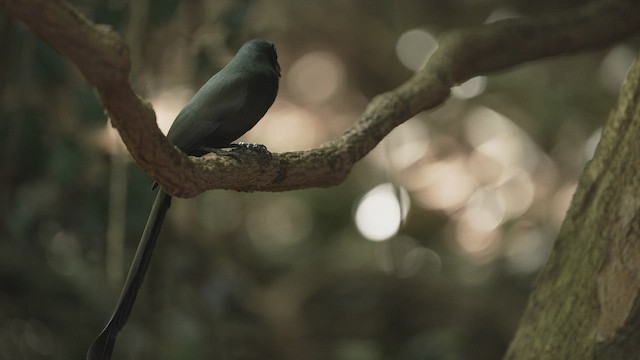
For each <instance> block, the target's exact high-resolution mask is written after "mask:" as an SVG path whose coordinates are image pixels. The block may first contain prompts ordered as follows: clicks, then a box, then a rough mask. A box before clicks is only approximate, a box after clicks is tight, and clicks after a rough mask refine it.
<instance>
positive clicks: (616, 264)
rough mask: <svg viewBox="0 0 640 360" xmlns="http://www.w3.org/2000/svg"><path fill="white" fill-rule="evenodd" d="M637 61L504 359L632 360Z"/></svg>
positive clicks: (638, 164) (639, 162) (638, 158)
mask: <svg viewBox="0 0 640 360" xmlns="http://www.w3.org/2000/svg"><path fill="white" fill-rule="evenodd" d="M638 139H640V58H637V59H636V61H635V63H634V65H633V66H632V67H631V70H630V72H629V74H628V76H627V79H626V82H625V84H624V86H623V88H622V91H621V94H620V98H619V100H618V103H617V105H616V107H615V109H614V110H613V111H612V112H611V114H610V116H609V119H608V120H607V124H606V126H605V128H604V130H603V133H602V139H601V140H600V144H599V145H598V148H597V150H596V153H595V155H594V158H593V160H591V161H590V162H589V164H588V165H587V166H586V168H585V170H584V172H583V174H582V176H581V178H580V182H579V185H578V189H577V190H576V193H575V195H574V198H573V202H572V204H571V207H570V209H569V211H568V213H567V217H566V218H565V220H564V223H563V224H562V228H561V229H560V233H559V235H558V238H557V241H556V244H555V248H554V250H553V253H552V255H551V257H550V259H549V261H548V263H547V264H546V266H545V267H544V269H543V270H542V272H541V273H540V275H539V276H538V279H537V280H536V282H535V286H534V289H533V293H532V294H531V295H530V298H529V301H528V304H527V308H526V310H525V313H524V316H523V317H522V320H521V323H520V326H519V328H518V330H517V332H516V335H515V337H514V339H513V341H512V343H511V346H510V348H509V350H508V352H507V355H506V357H505V358H506V359H509V360H516V359H517V360H524V359H537V360H544V359H602V360H605V359H607V360H616V359H620V360H623V359H624V360H630V359H640V296H639V294H640V141H638Z"/></svg>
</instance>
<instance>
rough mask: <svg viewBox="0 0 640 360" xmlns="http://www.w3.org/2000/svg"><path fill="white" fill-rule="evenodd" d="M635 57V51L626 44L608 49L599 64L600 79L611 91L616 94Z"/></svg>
mask: <svg viewBox="0 0 640 360" xmlns="http://www.w3.org/2000/svg"><path fill="white" fill-rule="evenodd" d="M635 57H636V51H635V50H634V49H632V48H631V47H630V46H628V45H618V46H616V47H614V48H613V49H611V50H609V52H608V53H607V55H606V56H605V58H604V60H603V61H602V64H601V65H600V81H601V82H602V84H603V85H604V86H605V87H606V88H607V89H608V90H609V91H611V92H612V93H614V94H617V93H618V91H620V86H622V82H623V81H624V78H625V77H626V76H627V73H628V72H629V67H630V66H631V63H632V62H633V59H635Z"/></svg>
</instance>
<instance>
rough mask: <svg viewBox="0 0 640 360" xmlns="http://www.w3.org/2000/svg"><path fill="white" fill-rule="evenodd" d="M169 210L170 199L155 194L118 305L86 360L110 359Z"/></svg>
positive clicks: (163, 194) (163, 193)
mask: <svg viewBox="0 0 640 360" xmlns="http://www.w3.org/2000/svg"><path fill="white" fill-rule="evenodd" d="M169 206H171V195H169V194H167V193H166V192H164V191H163V190H162V189H160V190H158V195H157V196H156V200H155V201H154V202H153V207H152V208H151V213H150V214H149V219H148V220H147V225H146V226H145V227H144V232H143V233H142V238H141V239H140V244H138V250H136V255H135V257H134V258H133V262H132V264H131V267H130V268H129V275H127V280H126V282H125V284H124V287H123V289H122V293H121V294H120V299H119V300H118V304H117V305H116V308H115V309H114V311H113V314H112V315H111V319H109V322H108V323H107V326H105V328H104V330H102V332H101V333H100V334H99V335H98V337H97V338H96V339H95V340H94V341H93V344H91V347H90V348H89V351H88V352H87V360H108V359H111V353H112V352H113V347H114V345H115V343H116V337H117V335H118V332H119V331H120V330H121V329H122V327H123V326H124V324H125V323H126V322H127V320H128V319H129V315H130V314H131V309H132V308H133V304H134V303H135V301H136V295H137V294H138V290H139V289H140V286H141V285H142V281H143V280H144V274H145V273H146V271H147V267H148V266H149V261H150V260H151V254H152V252H153V248H154V246H155V244H156V240H157V239H158V236H159V235H160V228H162V223H163V222H164V216H165V214H166V213H167V210H168V209H169Z"/></svg>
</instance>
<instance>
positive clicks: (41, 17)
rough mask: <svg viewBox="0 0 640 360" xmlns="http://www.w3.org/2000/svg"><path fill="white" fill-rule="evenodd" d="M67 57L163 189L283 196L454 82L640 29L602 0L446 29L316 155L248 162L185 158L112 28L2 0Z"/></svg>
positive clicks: (53, 5) (320, 180)
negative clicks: (134, 78) (135, 79)
mask: <svg viewBox="0 0 640 360" xmlns="http://www.w3.org/2000/svg"><path fill="white" fill-rule="evenodd" d="M0 9H2V10H3V11H5V12H7V13H8V14H9V15H10V16H12V17H15V18H16V19H19V20H20V21H22V22H24V23H25V24H26V25H27V26H28V27H30V28H31V29H32V30H33V31H34V32H35V33H36V34H38V35H39V36H40V37H42V38H43V39H44V40H45V41H47V42H48V43H49V44H51V46H53V47H54V48H55V49H56V50H57V51H59V52H60V53H61V54H62V55H64V56H65V57H67V58H69V59H70V60H71V61H72V62H74V63H75V64H76V66H77V67H78V68H79V69H80V71H81V72H82V73H83V74H84V75H85V77H86V78H87V79H88V80H89V81H90V82H91V83H92V84H93V85H95V86H96V89H97V91H98V94H99V96H100V98H101V100H102V102H103V104H104V106H105V108H106V109H107V112H108V113H109V116H110V117H111V120H112V122H113V125H114V126H115V127H116V128H117V129H118V131H119V132H120V134H121V136H122V138H123V140H124V142H125V144H126V145H127V148H128V149H129V151H130V153H131V155H132V157H133V158H134V160H135V161H136V162H137V163H138V164H139V165H140V167H142V169H143V170H144V171H146V172H147V173H149V174H151V175H152V176H153V177H154V178H155V179H156V181H157V182H158V183H159V184H160V185H161V186H162V187H163V188H164V189H165V190H167V191H168V192H169V193H171V194H173V195H176V196H183V197H191V196H195V195H197V194H199V193H201V192H202V191H205V190H207V189H214V188H220V189H231V190H239V191H282V190H291V189H301V188H308V187H327V186H332V185H336V184H338V183H340V182H342V181H343V180H344V179H345V177H346V176H347V175H348V174H349V172H350V170H351V167H352V166H353V165H354V164H355V163H356V162H357V161H358V160H360V159H361V158H362V157H364V156H365V155H366V154H367V153H369V151H371V150H372V149H373V148H374V147H375V146H376V145H377V144H378V143H379V142H380V141H381V140H382V139H383V138H384V137H385V136H386V135H387V134H389V132H391V130H393V128H395V127H396V126H398V125H400V124H401V123H403V122H404V121H406V120H407V119H409V118H410V117H412V116H413V115H415V114H417V113H419V112H421V111H424V110H429V109H432V108H434V107H436V106H438V105H440V104H442V103H443V102H444V101H445V100H446V99H447V97H448V96H449V90H450V88H451V87H452V86H454V85H456V84H459V83H461V82H463V81H465V80H467V79H469V78H471V77H474V76H477V75H480V74H484V73H487V72H492V71H497V70H501V69H505V68H507V67H509V66H513V65H517V64H520V63H523V62H526V61H530V60H535V59H540V58H544V57H548V56H555V55H559V54H564V53H570V52H577V51H583V50H587V49H594V48H599V47H603V46H606V45H608V44H610V43H612V42H614V41H618V40H620V39H622V38H624V37H626V36H628V35H629V34H631V33H632V32H634V31H636V30H637V29H639V28H640V2H638V1H636V0H603V1H598V2H595V3H593V4H591V5H588V6H585V7H583V8H580V9H577V10H575V11H573V12H568V13H562V14H554V15H548V16H545V17H541V18H537V19H517V20H506V21H501V22H498V23H495V24H491V25H485V26H481V27H479V28H474V29H467V30H456V31H451V32H448V33H445V34H444V36H442V38H441V41H440V46H439V49H438V51H437V52H436V53H435V54H434V55H433V56H432V58H431V59H430V61H429V62H428V64H427V66H426V67H425V68H424V69H422V70H421V71H419V72H418V73H416V74H415V75H414V76H413V77H412V78H411V79H410V80H409V81H407V82H406V83H404V84H403V85H401V86H400V87H398V88H397V89H395V90H393V91H390V92H388V93H385V94H382V95H380V96H378V97H376V98H374V99H373V100H372V101H371V103H370V104H369V106H368V107H367V109H366V111H365V112H364V113H363V114H362V116H361V117H360V119H359V120H358V121H357V122H356V123H354V124H353V126H351V128H350V129H349V130H347V131H346V132H345V133H344V134H343V135H342V136H340V137H339V138H337V139H335V140H332V141H330V142H328V143H326V144H324V145H322V146H321V147H319V148H317V149H312V150H308V151H299V152H289V153H282V154H274V155H273V157H271V158H255V157H252V156H246V157H244V158H243V162H242V163H238V162H234V161H229V160H228V159H223V158H219V157H216V156H213V155H212V156H205V157H204V158H187V157H186V156H185V155H184V154H182V153H180V152H179V151H178V150H176V149H175V148H173V147H172V146H171V145H170V144H169V142H168V141H167V140H166V138H165V137H164V136H162V134H161V132H160V131H159V129H158V128H157V126H155V125H153V124H154V122H155V117H154V113H153V111H152V110H151V108H150V107H149V106H148V104H146V103H145V102H144V101H143V100H141V99H140V98H138V97H137V96H136V95H135V93H134V92H133V91H132V90H131V87H130V85H129V83H128V81H127V78H128V75H129V63H128V60H127V56H126V54H127V51H126V45H125V44H124V43H123V41H122V40H121V38H120V37H119V36H118V35H117V34H115V33H114V32H113V31H110V30H109V29H107V28H105V27H99V26H95V25H92V24H91V23H90V22H89V21H88V20H86V19H85V18H84V17H82V16H81V15H79V14H77V13H76V12H75V11H74V10H73V9H71V8H70V7H69V5H68V4H67V3H66V2H64V1H62V0H13V1H12V0H0Z"/></svg>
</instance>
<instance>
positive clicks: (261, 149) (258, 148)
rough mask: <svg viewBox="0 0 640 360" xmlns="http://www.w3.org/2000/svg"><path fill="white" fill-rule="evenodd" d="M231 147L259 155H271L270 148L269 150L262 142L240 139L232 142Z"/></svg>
mask: <svg viewBox="0 0 640 360" xmlns="http://www.w3.org/2000/svg"><path fill="white" fill-rule="evenodd" d="M230 147H231V148H232V149H233V151H251V152H254V153H256V154H258V155H262V156H265V155H266V156H269V157H271V152H269V150H267V147H266V146H264V145H262V144H253V143H246V142H242V141H240V142H238V143H235V144H231V145H230Z"/></svg>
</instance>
